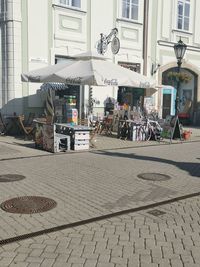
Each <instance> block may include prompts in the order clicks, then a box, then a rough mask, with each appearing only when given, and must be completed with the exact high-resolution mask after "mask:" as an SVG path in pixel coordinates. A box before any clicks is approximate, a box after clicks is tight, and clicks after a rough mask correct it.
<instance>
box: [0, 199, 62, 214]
mask: <svg viewBox="0 0 200 267" xmlns="http://www.w3.org/2000/svg"><path fill="white" fill-rule="evenodd" d="M56 205H57V203H56V202H55V201H54V200H53V199H50V198H46V197H38V196H24V197H17V198H12V199H9V200H7V201H5V202H3V203H1V208H2V209H3V210H5V211H6V212H11V213H20V214H32V213H39V212H44V211H48V210H51V209H53V208H55V206H56Z"/></svg>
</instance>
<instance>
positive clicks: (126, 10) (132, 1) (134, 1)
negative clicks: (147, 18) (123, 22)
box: [122, 0, 139, 20]
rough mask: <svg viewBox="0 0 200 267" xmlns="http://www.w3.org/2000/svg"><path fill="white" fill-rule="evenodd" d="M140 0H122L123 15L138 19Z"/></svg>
mask: <svg viewBox="0 0 200 267" xmlns="http://www.w3.org/2000/svg"><path fill="white" fill-rule="evenodd" d="M138 10H139V0H122V17H123V18H126V19H132V20H138Z"/></svg>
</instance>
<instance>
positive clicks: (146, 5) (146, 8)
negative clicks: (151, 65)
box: [143, 0, 149, 75]
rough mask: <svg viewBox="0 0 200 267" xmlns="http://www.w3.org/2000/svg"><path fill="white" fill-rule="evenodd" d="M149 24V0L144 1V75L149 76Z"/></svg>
mask: <svg viewBox="0 0 200 267" xmlns="http://www.w3.org/2000/svg"><path fill="white" fill-rule="evenodd" d="M148 22H149V0H144V16H143V74H144V75H147V47H148Z"/></svg>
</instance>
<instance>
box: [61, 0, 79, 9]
mask: <svg viewBox="0 0 200 267" xmlns="http://www.w3.org/2000/svg"><path fill="white" fill-rule="evenodd" d="M59 2H60V4H61V5H64V6H71V7H78V8H80V7H81V0H59Z"/></svg>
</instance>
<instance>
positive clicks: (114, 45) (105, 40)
mask: <svg viewBox="0 0 200 267" xmlns="http://www.w3.org/2000/svg"><path fill="white" fill-rule="evenodd" d="M117 34H118V29H117V28H114V29H112V30H111V32H110V33H109V34H108V35H107V36H106V35H105V34H103V33H101V34H100V36H101V38H100V40H99V41H98V42H97V52H98V53H99V54H101V55H104V54H105V53H106V51H107V48H108V44H109V43H111V51H112V53H113V54H114V55H116V54H117V53H118V52H119V49H120V41H119V38H118V37H117V36H116V35H117ZM111 39H112V40H111Z"/></svg>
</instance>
